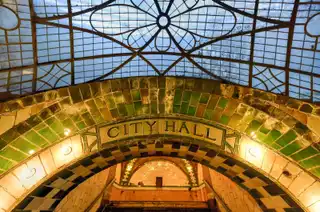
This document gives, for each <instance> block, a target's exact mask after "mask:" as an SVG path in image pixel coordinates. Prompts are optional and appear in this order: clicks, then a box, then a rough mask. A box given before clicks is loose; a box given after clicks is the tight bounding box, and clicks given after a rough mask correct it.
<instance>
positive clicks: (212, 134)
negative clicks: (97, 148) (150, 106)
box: [100, 118, 225, 146]
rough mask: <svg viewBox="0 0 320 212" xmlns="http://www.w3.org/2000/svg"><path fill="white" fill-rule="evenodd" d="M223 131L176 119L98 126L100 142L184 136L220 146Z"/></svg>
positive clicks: (210, 126)
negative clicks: (144, 137)
mask: <svg viewBox="0 0 320 212" xmlns="http://www.w3.org/2000/svg"><path fill="white" fill-rule="evenodd" d="M224 133H225V131H224V130H223V129H220V128H217V127H215V126H212V125H207V124H203V123H199V122H194V121H187V120H177V119H164V118H163V119H161V118H159V119H143V120H135V121H128V122H122V123H119V124H113V125H108V126H104V127H101V128H100V136H101V143H102V144H103V143H107V142H110V141H115V140H120V139H125V138H134V137H137V136H150V135H154V136H155V135H159V136H161V137H163V136H165V135H175V136H186V137H191V138H195V139H201V140H204V141H208V142H211V143H214V144H216V145H219V146H221V145H222V140H223V137H224Z"/></svg>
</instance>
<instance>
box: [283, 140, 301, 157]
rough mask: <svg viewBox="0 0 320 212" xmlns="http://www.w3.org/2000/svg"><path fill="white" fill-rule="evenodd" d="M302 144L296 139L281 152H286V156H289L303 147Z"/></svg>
mask: <svg viewBox="0 0 320 212" xmlns="http://www.w3.org/2000/svg"><path fill="white" fill-rule="evenodd" d="M302 147H303V146H302V145H301V144H300V143H299V142H297V141H294V142H293V143H291V144H289V145H287V146H286V147H285V148H283V149H282V150H281V151H280V152H282V153H283V154H285V155H286V156H289V155H291V154H293V153H295V152H297V151H298V150H300V149H302Z"/></svg>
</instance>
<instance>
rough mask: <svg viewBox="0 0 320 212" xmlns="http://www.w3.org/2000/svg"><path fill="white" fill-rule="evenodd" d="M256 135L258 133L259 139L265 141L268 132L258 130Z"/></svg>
mask: <svg viewBox="0 0 320 212" xmlns="http://www.w3.org/2000/svg"><path fill="white" fill-rule="evenodd" d="M256 135H257V139H258V140H259V141H263V140H265V139H266V137H267V136H266V134H263V133H261V132H256Z"/></svg>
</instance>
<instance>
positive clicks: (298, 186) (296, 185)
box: [289, 172, 315, 196]
mask: <svg viewBox="0 0 320 212" xmlns="http://www.w3.org/2000/svg"><path fill="white" fill-rule="evenodd" d="M314 181H315V179H314V178H313V177H311V176H310V175H309V174H308V173H306V172H301V173H300V174H299V175H298V176H297V177H296V178H295V179H294V180H293V182H292V183H291V185H290V186H289V191H291V192H292V193H293V194H294V195H296V196H298V195H299V194H301V192H303V191H304V190H305V189H306V188H308V187H309V186H310V185H311V184H312V183H314Z"/></svg>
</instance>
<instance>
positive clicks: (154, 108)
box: [151, 101, 158, 114]
mask: <svg viewBox="0 0 320 212" xmlns="http://www.w3.org/2000/svg"><path fill="white" fill-rule="evenodd" d="M157 113H158V104H157V102H156V101H152V102H151V114H157Z"/></svg>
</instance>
